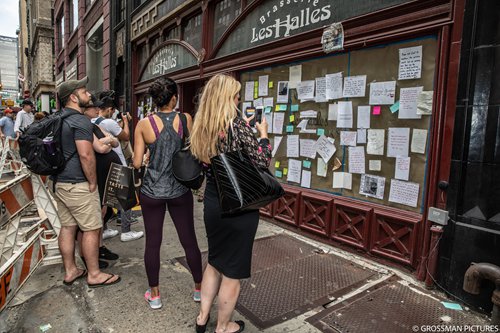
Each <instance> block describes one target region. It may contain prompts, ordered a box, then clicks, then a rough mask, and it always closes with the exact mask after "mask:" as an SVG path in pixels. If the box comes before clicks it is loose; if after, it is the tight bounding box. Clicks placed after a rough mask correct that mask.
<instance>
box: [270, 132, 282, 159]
mask: <svg viewBox="0 0 500 333" xmlns="http://www.w3.org/2000/svg"><path fill="white" fill-rule="evenodd" d="M282 139H283V137H282V136H275V137H274V144H273V153H272V155H273V157H274V155H276V152H277V151H278V148H279V147H280V143H281V140H282Z"/></svg>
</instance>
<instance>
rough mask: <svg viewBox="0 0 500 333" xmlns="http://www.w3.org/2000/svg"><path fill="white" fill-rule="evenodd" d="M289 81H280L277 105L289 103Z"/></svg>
mask: <svg viewBox="0 0 500 333" xmlns="http://www.w3.org/2000/svg"><path fill="white" fill-rule="evenodd" d="M288 92H289V89H288V81H278V92H277V97H276V103H288Z"/></svg>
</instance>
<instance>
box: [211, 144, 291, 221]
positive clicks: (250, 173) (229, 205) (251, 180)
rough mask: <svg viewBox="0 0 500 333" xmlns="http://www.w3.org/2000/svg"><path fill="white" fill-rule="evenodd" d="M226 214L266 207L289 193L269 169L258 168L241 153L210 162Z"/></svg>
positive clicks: (225, 154)
mask: <svg viewBox="0 0 500 333" xmlns="http://www.w3.org/2000/svg"><path fill="white" fill-rule="evenodd" d="M210 162H211V165H212V171H213V173H214V177H215V182H216V184H217V189H218V192H219V203H220V208H221V211H222V214H223V215H230V214H236V213H239V212H244V211H246V210H252V209H259V208H260V207H264V206H266V205H268V204H270V203H271V202H273V201H275V200H276V199H278V198H280V197H281V196H283V195H284V194H285V191H284V190H283V188H282V187H281V184H280V183H279V182H278V181H277V180H276V178H274V176H273V175H272V174H271V173H270V172H269V170H268V169H260V168H259V167H257V166H255V165H254V164H253V162H252V161H251V160H250V158H249V157H248V155H247V154H246V153H244V152H243V151H241V150H237V151H232V152H228V153H222V154H220V155H217V156H214V157H212V158H211V159H210Z"/></svg>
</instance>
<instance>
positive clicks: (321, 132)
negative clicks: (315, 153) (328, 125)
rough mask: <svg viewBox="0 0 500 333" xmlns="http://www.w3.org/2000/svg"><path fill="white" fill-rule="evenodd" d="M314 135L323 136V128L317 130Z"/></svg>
mask: <svg viewBox="0 0 500 333" xmlns="http://www.w3.org/2000/svg"><path fill="white" fill-rule="evenodd" d="M316 134H318V135H325V129H324V128H318V129H317V130H316Z"/></svg>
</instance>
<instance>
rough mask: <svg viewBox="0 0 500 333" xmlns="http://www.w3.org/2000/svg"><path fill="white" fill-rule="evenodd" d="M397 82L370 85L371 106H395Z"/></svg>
mask: <svg viewBox="0 0 500 333" xmlns="http://www.w3.org/2000/svg"><path fill="white" fill-rule="evenodd" d="M395 96H396V81H387V82H372V83H371V84H370V105H391V104H394V97H395Z"/></svg>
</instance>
